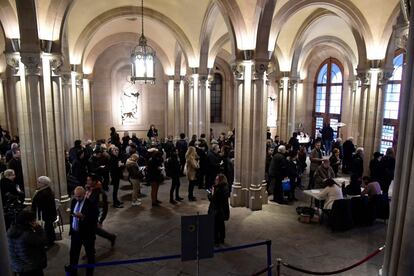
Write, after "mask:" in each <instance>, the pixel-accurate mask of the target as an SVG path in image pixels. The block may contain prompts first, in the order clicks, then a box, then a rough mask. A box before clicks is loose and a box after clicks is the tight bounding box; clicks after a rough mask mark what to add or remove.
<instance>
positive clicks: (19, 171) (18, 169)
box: [7, 150, 24, 193]
mask: <svg viewBox="0 0 414 276" xmlns="http://www.w3.org/2000/svg"><path fill="white" fill-rule="evenodd" d="M20 156H21V155H20V150H18V151H16V152H15V153H13V158H12V159H11V160H10V161H9V163H7V168H8V169H11V170H13V171H14V173H15V174H16V179H15V181H14V182H15V183H16V184H17V185H18V186H19V189H20V190H21V191H22V192H23V193H24V181H23V168H22V160H21V158H20Z"/></svg>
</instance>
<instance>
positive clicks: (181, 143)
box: [175, 133, 188, 175]
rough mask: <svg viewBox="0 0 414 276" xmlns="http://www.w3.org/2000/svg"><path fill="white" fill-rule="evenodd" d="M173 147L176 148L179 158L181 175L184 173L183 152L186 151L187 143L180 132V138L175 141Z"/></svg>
mask: <svg viewBox="0 0 414 276" xmlns="http://www.w3.org/2000/svg"><path fill="white" fill-rule="evenodd" d="M175 148H176V149H177V150H178V158H179V159H180V165H181V168H180V173H181V175H184V166H185V162H186V161H185V154H186V152H187V149H188V143H187V141H186V140H185V134H184V133H181V134H180V140H178V141H177V143H175Z"/></svg>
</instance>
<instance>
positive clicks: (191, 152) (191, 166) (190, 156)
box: [185, 146, 200, 201]
mask: <svg viewBox="0 0 414 276" xmlns="http://www.w3.org/2000/svg"><path fill="white" fill-rule="evenodd" d="M185 159H186V163H185V166H186V168H187V178H188V200H189V201H195V200H196V198H195V196H194V193H193V192H194V186H195V185H196V184H197V170H198V169H199V168H200V165H199V162H198V159H199V157H198V155H197V152H196V149H195V147H191V146H190V147H188V150H187V153H186V154H185Z"/></svg>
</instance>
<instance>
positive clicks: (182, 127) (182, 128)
mask: <svg viewBox="0 0 414 276" xmlns="http://www.w3.org/2000/svg"><path fill="white" fill-rule="evenodd" d="M184 82H185V81H184V76H180V84H179V94H178V98H179V112H180V113H179V116H178V120H179V126H180V127H179V131H178V132H177V135H179V134H180V133H182V132H185V129H186V122H185V85H184Z"/></svg>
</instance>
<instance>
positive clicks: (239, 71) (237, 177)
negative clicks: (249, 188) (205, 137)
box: [230, 64, 245, 207]
mask: <svg viewBox="0 0 414 276" xmlns="http://www.w3.org/2000/svg"><path fill="white" fill-rule="evenodd" d="M233 71H234V80H235V85H234V95H235V110H234V111H235V116H234V120H235V129H236V135H235V137H236V139H235V142H234V143H235V145H234V155H235V158H234V181H233V186H232V191H231V197H230V204H231V206H233V207H240V206H244V202H245V198H244V197H245V193H243V192H242V184H241V172H242V168H241V164H242V162H241V161H242V154H241V153H242V139H238V138H237V137H238V135H239V133H238V130H240V131H241V130H242V129H243V120H242V116H241V115H242V114H241V113H239V111H240V110H241V109H242V103H243V78H244V77H243V74H244V66H243V65H242V64H238V65H236V66H235V67H234V68H233Z"/></svg>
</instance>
